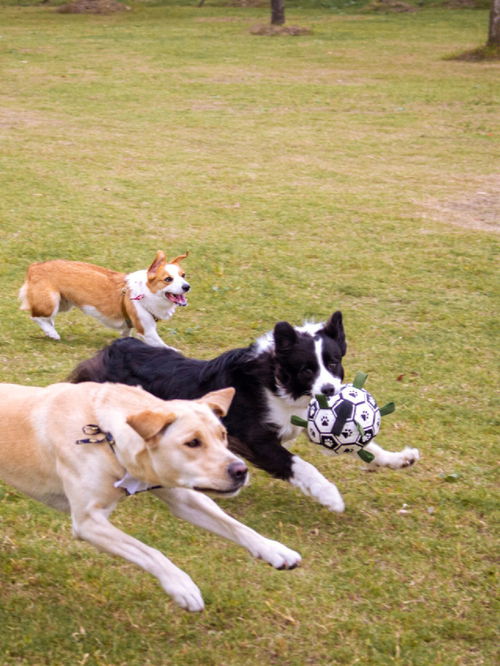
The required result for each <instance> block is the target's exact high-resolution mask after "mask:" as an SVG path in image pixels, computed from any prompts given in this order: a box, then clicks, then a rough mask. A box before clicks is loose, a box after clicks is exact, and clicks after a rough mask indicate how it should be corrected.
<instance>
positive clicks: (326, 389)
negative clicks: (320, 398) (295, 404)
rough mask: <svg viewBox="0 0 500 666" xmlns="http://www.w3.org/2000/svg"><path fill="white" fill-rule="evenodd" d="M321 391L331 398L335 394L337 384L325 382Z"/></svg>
mask: <svg viewBox="0 0 500 666" xmlns="http://www.w3.org/2000/svg"><path fill="white" fill-rule="evenodd" d="M321 393H323V395H326V397H327V398H331V397H332V395H335V386H334V385H333V384H323V386H322V387H321Z"/></svg>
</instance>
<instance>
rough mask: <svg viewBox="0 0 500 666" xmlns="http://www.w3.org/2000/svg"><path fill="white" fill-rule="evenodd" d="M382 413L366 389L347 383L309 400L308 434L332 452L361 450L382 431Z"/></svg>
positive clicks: (315, 441) (355, 451) (356, 451)
mask: <svg viewBox="0 0 500 666" xmlns="http://www.w3.org/2000/svg"><path fill="white" fill-rule="evenodd" d="M380 422H381V413H380V409H379V407H378V405H377V403H376V401H375V399H374V397H373V396H372V395H371V394H370V393H368V391H366V390H365V389H363V388H357V387H356V386H354V385H353V384H345V385H344V386H342V388H341V389H340V391H339V393H337V394H336V395H334V396H332V397H331V398H326V396H317V397H315V398H313V399H312V400H311V402H310V403H309V407H308V411H307V427H306V428H307V435H308V437H309V439H310V440H311V441H312V442H314V443H315V444H320V445H321V446H324V447H326V448H327V449H329V450H330V452H331V453H335V454H341V453H358V452H359V451H361V450H362V449H363V447H365V446H366V445H367V444H368V442H369V441H370V440H372V439H373V438H374V437H375V436H376V435H377V433H378V431H379V430H380Z"/></svg>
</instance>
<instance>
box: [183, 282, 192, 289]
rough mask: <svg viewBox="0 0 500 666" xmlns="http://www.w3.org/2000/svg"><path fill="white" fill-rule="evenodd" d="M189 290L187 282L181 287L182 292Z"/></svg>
mask: <svg viewBox="0 0 500 666" xmlns="http://www.w3.org/2000/svg"><path fill="white" fill-rule="evenodd" d="M190 289H191V285H190V284H188V283H187V282H186V283H185V284H183V285H182V291H189V290H190Z"/></svg>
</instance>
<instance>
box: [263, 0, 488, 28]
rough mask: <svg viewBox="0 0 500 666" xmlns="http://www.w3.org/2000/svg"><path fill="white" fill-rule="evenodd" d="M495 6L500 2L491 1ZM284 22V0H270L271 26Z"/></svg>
mask: <svg viewBox="0 0 500 666" xmlns="http://www.w3.org/2000/svg"><path fill="white" fill-rule="evenodd" d="M493 2H496V3H497V4H498V3H499V2H500V0H493ZM284 22H285V0H271V25H283V23H284Z"/></svg>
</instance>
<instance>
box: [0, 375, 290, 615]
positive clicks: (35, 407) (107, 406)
mask: <svg viewBox="0 0 500 666" xmlns="http://www.w3.org/2000/svg"><path fill="white" fill-rule="evenodd" d="M233 395H234V389H232V388H226V389H222V390H220V391H214V392H212V393H208V394H207V395H205V396H203V397H202V398H200V399H199V400H193V401H190V400H189V401H188V400H171V401H164V400H160V399H159V398H155V397H154V396H152V395H151V394H149V393H146V391H143V390H142V389H141V388H139V387H131V386H124V385H121V384H95V383H92V382H87V383H82V384H65V383H61V384H54V385H52V386H47V387H45V388H38V387H31V386H30V387H28V386H18V385H15V384H0V420H1V422H2V428H1V429H0V479H2V480H3V481H5V482H6V483H9V484H11V485H12V486H14V487H15V488H17V489H18V490H20V491H22V492H24V493H26V494H27V495H30V496H31V497H33V498H35V499H37V500H39V501H41V502H43V503H45V504H47V505H48V506H51V507H53V508H56V509H59V510H62V511H68V512H70V513H71V518H72V523H73V532H74V534H75V536H76V537H78V538H80V539H84V540H86V541H88V542H90V543H91V544H93V545H94V546H96V547H97V548H98V549H99V550H103V551H106V552H108V553H111V554H113V555H119V556H121V557H123V558H125V559H127V560H129V561H130V562H133V563H135V564H137V565H138V566H140V567H142V568H143V569H145V570H146V571H148V572H149V573H151V574H152V575H153V576H156V578H158V580H159V582H160V583H161V585H162V587H163V589H164V590H165V592H167V594H169V595H170V596H171V597H172V598H173V599H174V601H176V602H177V603H178V604H179V605H180V606H182V608H185V609H186V610H190V611H199V610H202V609H203V599H202V597H201V593H200V590H199V589H198V587H197V586H196V585H195V584H194V582H193V581H192V580H191V578H190V577H189V576H188V575H187V574H186V573H184V572H183V571H182V570H181V569H179V568H177V567H176V566H175V565H174V564H173V563H172V562H171V561H170V560H168V559H167V558H166V557H165V556H164V555H163V554H162V553H160V552H159V551H158V550H156V549H154V548H151V547H149V546H146V545H145V544H143V543H142V542H141V541H138V540H137V539H134V538H133V537H131V536H129V535H128V534H126V533H125V532H122V531H121V530H119V529H118V528H116V527H115V526H114V525H112V523H111V522H110V521H109V520H108V517H109V515H110V514H111V512H112V511H113V509H114V508H115V506H116V504H117V503H118V501H119V500H121V499H123V498H124V497H126V495H127V494H132V493H134V492H139V491H141V490H149V491H150V492H152V493H154V494H155V495H156V496H157V497H158V498H159V499H161V500H163V501H164V502H166V504H167V505H168V506H169V507H170V509H171V510H172V512H173V513H174V514H175V515H176V516H178V517H180V518H184V519H186V520H188V521H189V522H191V523H193V524H194V525H198V526H200V527H203V528H205V529H207V530H210V531H211V532H214V533H215V534H218V535H220V536H223V537H225V538H226V539H230V540H231V541H234V542H235V543H238V544H240V545H242V546H243V547H244V548H246V549H247V550H248V551H249V552H250V553H251V554H252V555H253V556H255V557H258V558H261V559H263V560H265V561H266V562H268V563H269V564H271V565H272V566H274V567H276V568H278V569H290V568H293V567H295V566H296V565H297V564H298V563H299V562H300V555H299V554H298V553H296V552H294V551H293V550H290V549H289V548H287V547H286V546H283V545H282V544H280V543H278V542H277V541H272V540H270V539H266V538H265V537H263V536H261V535H260V534H258V533H257V532H255V531H254V530H252V529H250V528H249V527H246V526H245V525H243V524H242V523H239V522H238V521H237V520H235V519H234V518H231V517H230V516H228V515H227V514H226V513H224V512H223V511H222V509H220V508H219V507H218V506H217V504H216V503H215V502H214V501H213V500H211V499H210V498H209V497H207V496H206V495H204V494H203V492H200V491H205V492H213V493H217V494H220V495H234V494H236V493H237V492H238V490H239V489H240V488H241V487H242V486H244V485H245V484H246V482H247V479H248V471H247V467H246V465H245V464H244V463H243V462H242V461H241V460H240V459H239V458H237V457H236V456H235V455H234V454H233V453H231V452H230V451H229V449H228V448H227V437H226V430H225V428H224V426H223V425H222V423H221V421H220V420H219V417H221V416H224V415H225V414H226V412H227V410H228V408H229V405H230V403H231V400H232V398H233ZM82 431H83V432H82ZM89 435H90V436H89Z"/></svg>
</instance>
